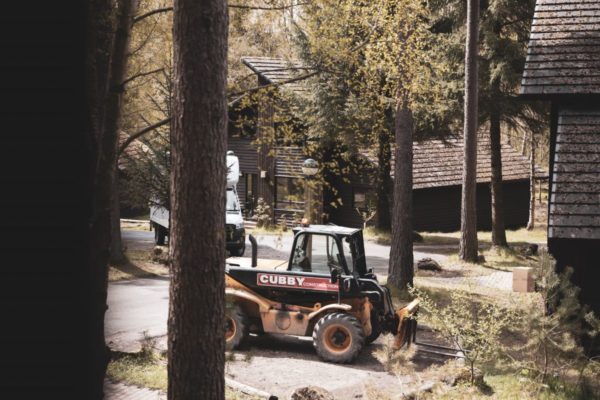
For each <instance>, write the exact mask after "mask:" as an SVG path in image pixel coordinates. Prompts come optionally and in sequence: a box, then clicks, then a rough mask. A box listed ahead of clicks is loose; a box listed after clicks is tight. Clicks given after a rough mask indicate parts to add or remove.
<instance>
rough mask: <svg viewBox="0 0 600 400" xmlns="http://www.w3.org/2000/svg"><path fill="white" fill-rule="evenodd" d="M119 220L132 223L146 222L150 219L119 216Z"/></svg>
mask: <svg viewBox="0 0 600 400" xmlns="http://www.w3.org/2000/svg"><path fill="white" fill-rule="evenodd" d="M121 222H130V223H134V224H147V223H149V222H150V220H147V219H125V218H121Z"/></svg>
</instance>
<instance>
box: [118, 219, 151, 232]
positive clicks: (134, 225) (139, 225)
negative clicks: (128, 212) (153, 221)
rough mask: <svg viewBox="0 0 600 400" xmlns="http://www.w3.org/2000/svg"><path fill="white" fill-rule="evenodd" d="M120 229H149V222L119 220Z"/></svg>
mask: <svg viewBox="0 0 600 400" xmlns="http://www.w3.org/2000/svg"><path fill="white" fill-rule="evenodd" d="M121 230H124V231H149V230H150V224H149V223H148V221H144V222H125V221H123V220H121Z"/></svg>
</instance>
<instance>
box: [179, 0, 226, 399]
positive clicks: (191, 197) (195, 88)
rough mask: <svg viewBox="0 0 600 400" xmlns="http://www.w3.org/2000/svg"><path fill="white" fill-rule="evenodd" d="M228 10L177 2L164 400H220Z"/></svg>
mask: <svg viewBox="0 0 600 400" xmlns="http://www.w3.org/2000/svg"><path fill="white" fill-rule="evenodd" d="M227 25H228V16H227V5H226V1H224V0H175V2H174V10H173V60H174V80H173V83H174V86H173V89H174V90H173V104H172V112H173V118H172V122H171V202H170V205H171V231H170V235H171V236H170V240H171V243H170V256H171V262H172V266H171V274H172V278H171V287H170V300H169V320H168V358H169V364H168V380H169V386H168V398H169V399H171V400H173V399H178V400H180V399H206V400H211V399H224V397H225V388H224V359H225V336H224V321H225V316H224V301H225V288H224V279H225V277H224V266H225V243H224V242H225V237H224V234H225V231H224V229H223V227H224V226H225V180H226V167H225V150H226V140H227V137H226V132H227V131H226V129H227V102H226V82H227Z"/></svg>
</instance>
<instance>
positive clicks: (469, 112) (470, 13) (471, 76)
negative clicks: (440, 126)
mask: <svg viewBox="0 0 600 400" xmlns="http://www.w3.org/2000/svg"><path fill="white" fill-rule="evenodd" d="M478 33H479V0H467V41H466V52H465V105H464V108H465V111H464V112H465V116H464V119H465V122H464V124H465V125H464V164H463V184H462V199H461V221H460V230H461V236H460V249H459V257H460V259H461V260H464V261H469V262H476V261H477V250H478V244H477V204H476V201H477V118H478V110H477V102H478V99H477V96H478V81H477V78H478V74H477V70H478V68H477V64H478V62H477V57H478Z"/></svg>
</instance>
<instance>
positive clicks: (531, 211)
mask: <svg viewBox="0 0 600 400" xmlns="http://www.w3.org/2000/svg"><path fill="white" fill-rule="evenodd" d="M529 135H530V138H531V140H530V155H529V221H527V230H529V231H530V230H533V228H535V137H534V135H533V131H532V132H530V133H529ZM541 192H542V191H541V190H540V193H541Z"/></svg>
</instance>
